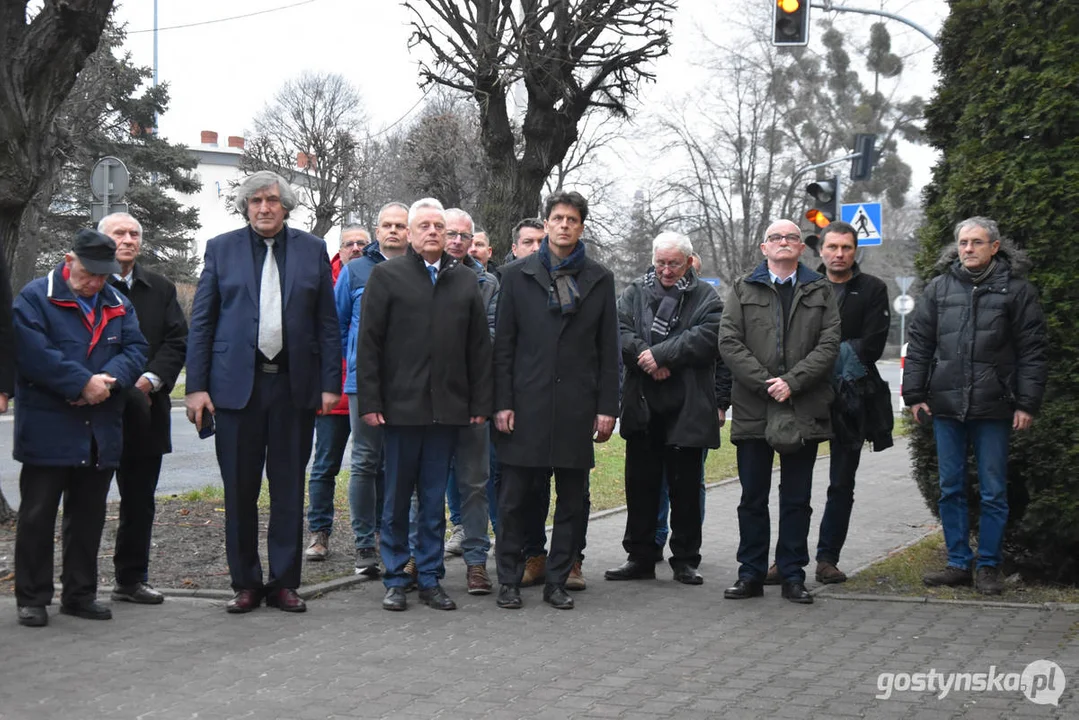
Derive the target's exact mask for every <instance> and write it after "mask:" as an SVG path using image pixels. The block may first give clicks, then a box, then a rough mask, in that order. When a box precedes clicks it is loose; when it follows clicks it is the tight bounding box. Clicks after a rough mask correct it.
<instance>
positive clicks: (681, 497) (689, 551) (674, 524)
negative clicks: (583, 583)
mask: <svg viewBox="0 0 1079 720" xmlns="http://www.w3.org/2000/svg"><path fill="white" fill-rule="evenodd" d="M703 454H704V451H703V449H702V448H682V447H676V446H672V445H667V444H666V432H665V431H664V428H663V425H662V423H661V422H655V423H652V424H651V426H650V427H649V429H648V431H647V432H643V433H636V434H633V435H630V436H629V437H628V438H626V509H627V513H626V533H625V536H624V537H623V539H622V547H623V548H624V549H625V551H626V552H627V553H628V554H629V558H630V560H636V561H637V562H642V563H652V562H654V560H655V557H656V522H657V517H658V514H659V501H660V497H659V496H660V488H661V487H662V485H663V478H664V475H666V478H667V484H668V492H669V494H670V502H671V560H670V563H671V567H679V566H686V565H689V566H691V567H697V566H698V565H700V563H701V457H702V455H703Z"/></svg>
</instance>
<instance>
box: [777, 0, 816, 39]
mask: <svg viewBox="0 0 1079 720" xmlns="http://www.w3.org/2000/svg"><path fill="white" fill-rule="evenodd" d="M775 3H776V6H775V14H774V16H773V20H774V22H773V23H772V44H773V45H777V46H781V47H782V46H791V45H802V46H805V45H808V44H809V0H775Z"/></svg>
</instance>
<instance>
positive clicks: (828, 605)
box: [0, 444, 1079, 720]
mask: <svg viewBox="0 0 1079 720" xmlns="http://www.w3.org/2000/svg"><path fill="white" fill-rule="evenodd" d="M826 488H827V461H826V460H822V461H821V462H820V463H819V465H818V470H817V473H816V484H815V486H814V490H815V492H816V501H815V502H814V507H815V508H817V512H816V513H815V515H816V516H819V510H820V508H821V507H822V506H823V499H824V493H825V490H826ZM773 494H774V492H773ZM737 501H738V487H737V484H733V483H732V484H726V485H722V486H720V487H717V488H714V489H712V490H710V491H709V493H708V513H707V518H706V523H705V546H704V551H703V554H704V562H703V563H702V566H701V571H702V573H703V574H704V575H705V578H706V582H705V585H704V586H702V587H687V586H683V585H678V584H676V583H674V582H672V581H671V580H670V577H669V573H668V572H667V571H665V569H664V568H663V567H662V566H661V567H660V568H659V569H660V570H661V572H660V577H659V579H658V580H655V581H645V582H635V583H611V582H604V581H603V580H602V571H603V569H604V568H606V567H610V566H613V565H615V564H617V563H618V562H620V561H621V560H622V559H623V557H624V556H623V553H622V551H621V547H620V541H621V536H622V531H623V526H624V522H625V516H624V514H620V513H613V514H610V515H608V516H605V517H603V518H599V519H596V520H594V521H593V522H592V524H591V526H590V530H589V538H588V539H589V548H588V550H587V555H588V559H587V561H586V565H585V570H586V575H587V576H588V579H589V588H588V590H587V591H585V592H583V593H577V594H575V596H574V597H575V599H576V600H577V603H578V604H577V608H576V609H575V610H573V611H570V612H559V611H556V610H553V609H551V608H549V607H547V606H546V605H544V604H543V603H542V602H541V599H540V589H539V588H530V589H526V590H525V591H524V598H525V603H526V605H525V608H524V609H523V610H520V611H505V610H499V609H497V608H496V607H495V605H494V599H493V597H492V596H488V597H469V596H468V595H467V594H465V589H464V588H465V582H464V567H463V565H462V564H461V562H460V560H453V561H450V562H449V563H448V564H447V573H448V574H447V579H446V583H445V584H446V587H447V589H448V591H449V592H450V593H451V595H452V596H453V597H454V598H455V599H456V600H457V601H458V604H459V605H460V609H459V610H458V611H456V612H453V613H443V612H438V611H434V610H430V609H428V608H426V607H422V606H418V605H412V606H410V609H409V611H408V612H405V613H387V612H385V611H383V610H381V609H380V608H379V601H380V599H381V596H382V586H381V584H380V583H365V584H361V585H357V586H353V587H351V588H348V589H344V590H340V591H337V592H333V593H329V594H328V595H326V596H325V597H323V598H320V599H316V600H313V601H311V602H310V603H309V610H308V612H307V613H305V614H303V615H287V614H285V613H281V612H279V611H277V610H272V609H260V610H258V611H257V612H255V613H252V614H250V615H246V616H238V617H237V616H229V615H226V614H225V613H224V611H223V609H222V605H223V603H222V602H220V601H207V600H201V599H190V598H170V599H169V600H168V601H167V602H166V604H165V605H164V606H160V607H135V606H130V605H124V604H121V603H117V604H115V605H114V606H113V609H114V613H115V619H114V620H112V621H111V622H92V621H86V620H78V619H74V618H69V617H67V616H61V615H59V614H58V613H56V612H55V606H54V608H53V611H54V612H53V615H52V617H51V622H50V626H49V627H48V628H46V629H43V630H32V629H28V628H21V627H18V626H17V625H16V623H15V608H14V604H13V603H12V602H11V601H5V602H3V603H0V625H2V626H3V630H4V638H3V643H4V644H3V653H2V656H0V718H13V719H15V718H17V719H20V720H21V719H22V718H28V719H29V718H33V719H35V720H36V719H38V718H42V719H44V718H113V719H122V718H146V719H150V718H155V719H156V718H162V719H164V718H169V719H172V718H244V717H252V718H256V717H257V718H301V719H312V720H313V719H315V718H357V719H358V718H365V719H366V718H378V717H387V718H435V717H438V718H551V719H558V720H561V719H563V718H610V717H618V718H625V719H626V720H633V719H644V718H679V719H680V718H811V719H814V720H816V719H822V720H823V719H826V718H850V717H856V718H909V719H913V720H921V719H923V718H925V719H927V720H929V719H936V718H940V719H942V720H943V719H944V718H972V719H977V720H981V719H982V718H1027V717H1030V718H1035V717H1039V718H1040V717H1048V718H1075V717H1079V693H1077V692H1076V689H1075V688H1076V684H1079V613H1076V612H1068V611H1065V610H1044V609H1028V608H1011V607H992V606H982V605H971V604H925V603H915V602H899V601H878V602H864V601H856V600H847V599H840V598H832V597H820V598H818V600H817V602H816V603H815V604H814V605H812V606H797V605H793V604H791V603H789V602H786V601H784V600H782V599H781V598H780V597H779V592H778V588H766V596H765V597H764V598H763V599H759V600H751V601H742V602H735V601H729V600H727V601H725V600H723V599H722V589H723V588H724V587H725V586H726V585H727V584H729V583H730V582H731V581H732V579H733V578H734V576H735V568H736V563H735V559H734V554H735V549H736V546H737V522H736V519H735V508H736V506H737ZM774 517H775V514H774V511H773V518H774ZM931 528H932V520H931V516H930V514H929V513H928V511H927V510H926V509H925V507H924V505H923V504H922V500H921V497H920V495H919V494H918V492H917V490H916V489H915V488H914V485H913V482H912V481H911V480H910V479H909V469H908V461H907V455H906V448H905V446H903V444H900V446H899V447H897V448H895V449H893V450H889V451H887V452H885V453H880V454H868V453H867V454H866V455H865V456H864V457H863V466H862V470H861V471H860V473H859V487H858V490H857V492H856V503H855V509H854V521H853V524H852V529H851V535H850V540H849V542H848V550H847V551H845V552H844V557H843V563H842V564H843V566H844V567H845V568H854V567H858V566H861V565H864V564H865V563H867V562H869V561H870V560H871V559H873V558H876V557H879V556H880V555H882V554H884V553H886V552H887V551H889V550H891V549H893V548H895V547H898V546H901V545H903V544H905V543H907V542H910V541H912V540H914V539H916V538H918V537H920V536H921V535H922V534H924V533H925V532H927V531H928V530H930V529H931ZM815 538H816V525H814V528H813V530H812V531H811V541H812V540H815ZM811 544H812V542H811ZM490 565H491V567H493V563H491V564H490ZM409 599H410V601H412V602H413V603H415V595H414V594H411V595H410V596H409ZM1039 659H1045V660H1051V661H1053V662H1055V663H1056V664H1057V665H1058V666H1059V667H1060V668H1061V671H1062V672H1063V675H1064V677H1065V678H1066V679H1067V683H1068V684H1067V686H1066V687H1065V689H1064V692H1063V694H1062V695H1061V696H1060V697H1059V700H1058V701H1059V705H1051V704H1036V703H1034V702H1031V701H1030V700H1028V699H1027V698H1026V697H1025V696H1024V694H1023V693H1022V692H1020V691H1017V690H1011V691H1007V690H1004V691H995V690H994V691H991V692H975V691H970V690H952V691H950V692H949V693H948V694H947V695H945V696H944V697H943V698H938V695H939V694H940V693H939V692H938V693H930V692H916V691H910V690H904V689H902V688H903V687H904V685H905V683H904V678H903V677H902V676H897V675H893V676H891V677H894V682H893V683H892V685H893V687H894V690H893V691H892V693H891V695H890V696H889V697H887V698H886V699H885V698H883V697H880V698H878V697H877V696H878V695H881V696H883V695H884V694H885V692H884V690H885V689H886V688H887V682H884V684H880V683H882V682H883V681H881V680H880V675H881V673H893V674H902V673H929V672H930V671H931V670H935V671H936V672H938V673H951V672H968V673H976V672H990V668H991V667H994V668H995V672H996V673H998V674H999V673H1021V672H1022V671H1023V670H1024V668H1026V667H1027V665H1028V664H1029V663H1031V662H1033V661H1035V660H1039ZM886 680H887V678H886ZM1054 680H1055V682H1056V683H1059V682H1060V679H1059V678H1054ZM1054 687H1058V688H1059V684H1056V685H1054ZM1035 697H1036V699H1041V700H1045V699H1047V697H1048V695H1046V694H1045V693H1044V692H1043V693H1042V694H1041V695H1040V696H1035Z"/></svg>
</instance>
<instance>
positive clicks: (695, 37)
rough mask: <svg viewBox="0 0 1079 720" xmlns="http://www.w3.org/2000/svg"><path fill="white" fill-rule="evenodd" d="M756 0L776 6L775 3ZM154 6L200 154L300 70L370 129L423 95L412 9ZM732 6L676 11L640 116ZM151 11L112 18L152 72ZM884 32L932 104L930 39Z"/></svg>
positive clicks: (930, 7)
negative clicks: (339, 93) (202, 138)
mask: <svg viewBox="0 0 1079 720" xmlns="http://www.w3.org/2000/svg"><path fill="white" fill-rule="evenodd" d="M758 1H759V2H761V3H762V4H766V5H768V6H770V5H771V0H758ZM837 4H838V3H837ZM846 4H850V5H852V6H856V7H883V9H885V10H887V11H889V12H893V13H897V14H900V15H904V16H907V17H910V18H912V19H914V20H915V21H916V22H918V23H920V24H922V25H923V26H925V27H926V28H927V29H928V30H929V31H930V32H936V31H937V30H938V29H939V27H940V23H941V22H942V21H943V19H944V17H945V15H946V14H947V4H946V3H945V2H943V1H942V0H877V2H869V1H867V0H846ZM157 5H158V28H159V32H158V71H159V78H160V80H161V81H163V82H165V81H167V82H168V83H169V87H170V92H171V102H170V105H169V110H168V112H167V113H166V114H165V115H164V116H163V117H162V118H161V123H160V126H161V127H160V130H161V132H162V133H163V134H164V135H165V136H166V137H168V138H169V139H170V140H172V141H174V142H182V143H185V144H187V145H191V146H196V145H198V144H199V133H200V131H201V130H214V131H216V132H218V134H219V136H220V138H219V143H220V144H222V145H224V144H225V140H226V137H227V136H229V135H243V134H244V133H245V131H246V130H247V129H249V128H250V127H251V119H252V117H253V116H254V115H255V114H256V113H257V112H258V111H259V110H260V109H261V108H262V107H263V106H264V105H265V104H266V102H267V101H268V100H269V99H271V98H272V96H273V94H274V93H275V92H276V91H277V89H278V88H279V87H280V86H281V85H282V83H283V82H284V81H285V80H287V79H289V78H292V77H294V76H296V75H298V74H299V73H300V72H302V71H304V70H311V71H316V72H319V71H332V72H338V73H341V74H342V75H344V76H345V77H347V78H348V79H349V80H350V81H351V82H352V83H353V84H354V85H355V86H356V87H357V89H359V90H360V92H361V93H362V95H363V97H364V100H365V103H366V110H367V113H368V116H369V117H370V118H371V120H372V123H371V124H372V127H374V128H384V127H386V126H389V125H391V124H393V123H396V122H399V121H401V120H402V118H406V117H407V116H408V115H409V114H410V113H411V112H412V111H414V110H415V108H416V107H417V105H418V103H419V101H420V99H421V98H422V91H421V90H420V89H419V87H418V85H417V78H418V73H417V69H416V68H417V57H418V55H416V54H415V53H417V52H420V51H419V50H416V51H412V52H410V50H409V48H408V38H409V27H408V20H409V13H408V11H406V10H405V9H404V8H403V7H402V6H401V5H400V3H399V2H396V1H395V0H260V1H258V2H256V1H255V0H230V2H221V1H220V0H158V2H157ZM735 5H736V3H734V2H733V1H732V0H682V1H681V2H680V3H679V11H678V15H677V17H676V20H675V27H674V43H673V45H672V52H671V55H670V57H668V58H665V59H663V60H661V61H660V63H659V65H658V66H657V73H658V80H657V83H656V84H655V85H654V86H650V87H648V88H646V90H645V93H644V95H643V99H644V105H645V108H647V109H650V108H652V107H654V106H656V105H657V104H659V103H662V102H663V101H664V100H665V99H667V98H669V97H671V96H673V95H676V94H678V93H679V92H684V91H685V90H686V88H687V82H691V81H692V80H691V79H692V77H693V73H692V71H691V69H690V63H691V62H692V61H693V59H694V58H695V56H697V55H698V54H699V53H698V50H699V47H698V44H699V43H700V37H701V33H702V32H704V33H706V34H707V35H708V36H709V37H718V36H721V35H722V34H723V33H725V32H727V31H729V30H730V28H731V27H732V23H733V22H736V19H732V18H730V17H726V15H727V13H725V12H724V9H725V8H726V9H727V10H730V9H733V8H734V7H735ZM153 7H154V3H153V0H137V2H136V1H135V0H128V2H127V3H126V4H123V5H121V6H120V7H119V9H118V18H119V20H120V21H121V22H126V23H127V29H128V33H129V35H128V39H127V44H126V48H127V49H128V50H129V51H130V52H131V53H132V55H133V59H134V60H135V62H137V63H139V64H145V65H152V64H153V33H152V32H150V31H151V30H152V29H153V27H154V13H153ZM278 8H280V9H278ZM814 13H815V16H819V15H820V14H822V13H823V11H822V10H814ZM871 22H873V19H872V18H870V17H867V16H864V15H855V14H851V13H843V14H841V15H838V16H837V23H838V24H840V27H849V28H851V29H852V31H855V32H858V31H863V28H867V27H868V24H869V23H871ZM859 25H861V26H862V27H859ZM178 26H187V27H178ZM889 30H890V31H891V33H892V38H893V51H895V52H898V53H899V54H900V55H902V56H904V57H905V60H906V63H907V70H906V72H905V73H904V76H903V86H902V88H901V91H902V92H901V95H902V96H904V97H906V96H909V95H914V94H920V95H922V96H923V97H929V96H931V94H932V91H933V84H934V78H933V74H932V61H933V56H934V50H933V47H932V45H931V43H929V41H928V40H927V39H926V38H925V37H923V36H922V35H921V34H919V33H917V32H916V31H915V30H913V29H911V28H908V27H907V26H905V25H902V24H900V23H895V22H892V23H889ZM863 32H864V31H863ZM858 34H859V35H862V32H858ZM866 34H867V33H866ZM908 162H911V164H912V165H913V166H914V172H915V178H914V179H915V186H916V187H920V186H921V185H922V184H924V183H925V182H927V181H928V179H929V167H930V165H931V163H932V162H933V155H932V153H931V152H929V151H921V152H912V153H910V157H909V158H908Z"/></svg>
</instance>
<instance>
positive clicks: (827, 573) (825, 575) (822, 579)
mask: <svg viewBox="0 0 1079 720" xmlns="http://www.w3.org/2000/svg"><path fill="white" fill-rule="evenodd" d="M817 582H819V583H821V584H822V585H834V584H835V583H842V582H847V574H846V573H845V572H843V571H842V570H840V569H839V568H837V567H836V566H835V563H830V562H826V561H824V560H821V561H819V562H818V563H817Z"/></svg>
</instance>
